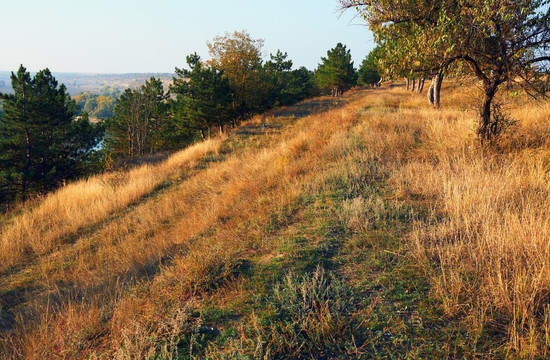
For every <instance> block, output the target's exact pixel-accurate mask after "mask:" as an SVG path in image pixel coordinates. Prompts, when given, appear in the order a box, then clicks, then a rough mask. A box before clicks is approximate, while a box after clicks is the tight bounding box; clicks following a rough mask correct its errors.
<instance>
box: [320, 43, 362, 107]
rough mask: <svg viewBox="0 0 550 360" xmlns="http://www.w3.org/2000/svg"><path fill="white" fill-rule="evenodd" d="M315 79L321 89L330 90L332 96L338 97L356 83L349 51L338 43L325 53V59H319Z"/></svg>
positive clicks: (355, 74)
mask: <svg viewBox="0 0 550 360" xmlns="http://www.w3.org/2000/svg"><path fill="white" fill-rule="evenodd" d="M321 60H322V64H319V67H318V68H317V71H316V72H315V77H316V80H317V83H318V85H319V87H320V88H321V89H324V90H330V91H331V92H332V96H340V95H342V94H343V93H344V91H346V90H347V89H349V88H351V87H352V86H354V85H355V84H356V83H357V73H356V71H355V69H354V67H353V61H351V53H350V50H346V46H345V45H343V44H342V43H338V44H337V45H336V47H335V48H332V49H330V50H329V51H328V52H327V57H326V58H324V57H323V58H321Z"/></svg>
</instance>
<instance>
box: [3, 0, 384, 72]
mask: <svg viewBox="0 0 550 360" xmlns="http://www.w3.org/2000/svg"><path fill="white" fill-rule="evenodd" d="M0 19H1V21H0V29H1V30H2V33H3V36H2V40H1V42H0V70H9V71H16V70H17V69H18V68H19V65H20V64H23V65H24V66H25V67H26V68H27V70H29V71H37V70H41V69H44V68H46V67H47V68H49V69H50V70H51V71H52V72H84V73H133V72H138V73H143V72H148V73H160V72H173V71H174V68H175V67H176V66H177V67H180V68H181V67H185V65H186V64H185V57H186V56H187V55H189V54H191V53H194V52H196V53H197V54H199V55H200V56H201V57H202V58H203V59H209V55H208V48H207V45H206V42H207V41H212V39H213V38H214V37H215V36H217V35H224V34H225V33H226V32H229V33H233V32H234V31H242V30H246V31H248V33H249V34H250V35H251V37H252V38H254V39H263V40H264V41H265V42H264V47H263V54H264V59H268V58H269V54H270V53H273V54H274V53H276V52H277V50H278V49H280V50H282V51H283V52H287V53H288V58H289V59H291V60H292V61H293V62H294V68H297V67H300V66H305V67H307V68H308V69H310V70H314V69H315V68H316V67H317V65H318V64H319V63H320V62H321V57H322V56H326V53H327V51H328V50H329V49H331V48H333V47H334V46H336V44H337V43H338V42H341V43H343V44H344V45H346V46H347V48H348V49H350V50H351V54H352V59H353V61H354V63H355V67H356V68H357V67H359V65H360V64H361V61H362V60H363V58H364V57H365V56H366V55H367V54H368V53H369V52H370V51H371V50H372V49H373V48H374V40H373V37H372V34H371V33H370V31H369V30H368V28H367V27H366V26H365V24H364V22H363V21H362V20H361V19H360V18H358V17H356V16H355V13H354V11H353V10H348V11H346V12H344V13H343V14H342V13H341V12H340V11H339V3H338V1H337V0H271V1H267V0H205V1H200V0H199V1H197V0H179V1H178V0H148V1H145V0H87V1H82V0H48V1H45V0H0Z"/></svg>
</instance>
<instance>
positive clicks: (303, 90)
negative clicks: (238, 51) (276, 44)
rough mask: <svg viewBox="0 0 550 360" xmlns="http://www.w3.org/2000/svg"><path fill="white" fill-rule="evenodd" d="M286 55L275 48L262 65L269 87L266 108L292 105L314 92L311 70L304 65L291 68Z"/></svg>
mask: <svg viewBox="0 0 550 360" xmlns="http://www.w3.org/2000/svg"><path fill="white" fill-rule="evenodd" d="M287 57H288V55H287V53H284V54H283V53H282V52H281V51H280V50H277V54H275V55H273V54H271V60H269V61H267V62H266V63H265V65H264V68H263V69H264V72H265V74H266V81H267V82H268V85H267V86H268V89H269V90H268V95H267V96H266V97H265V98H266V100H267V104H266V108H273V107H278V106H285V105H292V104H295V103H297V102H299V101H302V100H304V99H306V98H308V97H311V96H313V95H314V94H315V93H316V92H315V82H314V76H313V72H311V71H308V70H307V69H306V68H305V67H300V68H299V69H296V70H291V69H292V60H286V59H287Z"/></svg>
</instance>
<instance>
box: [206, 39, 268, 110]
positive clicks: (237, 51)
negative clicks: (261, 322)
mask: <svg viewBox="0 0 550 360" xmlns="http://www.w3.org/2000/svg"><path fill="white" fill-rule="evenodd" d="M207 45H208V49H209V52H210V56H211V57H212V60H210V65H211V66H212V67H214V68H216V69H220V70H223V73H224V74H225V76H227V78H228V80H229V84H230V86H231V88H232V89H233V91H234V97H233V99H234V100H233V108H234V111H235V115H236V117H237V118H238V119H239V120H241V121H242V120H244V119H246V118H247V117H248V116H250V115H252V114H253V113H254V112H256V111H257V110H259V108H260V106H261V100H262V96H261V94H262V83H263V82H262V47H263V45H264V41H263V40H262V39H252V37H251V36H250V34H249V33H248V32H247V31H245V30H243V31H241V32H238V31H235V32H234V33H233V34H229V33H225V35H223V36H216V37H215V38H214V40H213V41H212V42H208V43H207Z"/></svg>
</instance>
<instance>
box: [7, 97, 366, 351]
mask: <svg viewBox="0 0 550 360" xmlns="http://www.w3.org/2000/svg"><path fill="white" fill-rule="evenodd" d="M360 107H361V105H359V104H356V105H355V106H354V107H352V108H350V109H348V110H346V111H342V110H337V111H333V112H329V113H322V114H320V115H318V116H314V117H310V118H308V119H307V120H303V121H301V122H300V124H299V125H297V126H296V129H297V130H288V131H285V132H284V133H283V134H280V135H278V134H274V135H273V137H274V138H273V141H271V142H268V144H267V145H266V146H264V147H262V148H252V149H251V150H244V151H237V152H235V155H232V156H228V157H227V159H226V160H225V161H223V162H220V163H211V164H210V165H209V166H208V167H207V169H205V170H203V171H200V172H197V174H196V175H194V176H192V177H190V178H189V179H186V180H184V181H182V182H181V183H178V184H176V185H173V186H171V187H169V188H168V189H166V190H164V191H162V192H160V193H159V194H157V195H156V196H155V197H147V195H148V194H150V193H151V192H152V191H153V190H154V189H155V188H156V187H157V186H158V185H159V184H160V183H162V182H163V181H166V179H168V178H169V177H170V176H178V175H179V174H180V173H181V172H182V171H183V170H185V169H188V168H190V167H192V166H193V164H194V163H195V162H197V161H198V160H200V158H201V157H202V156H204V155H206V154H211V153H216V152H217V151H218V148H219V145H220V143H221V141H223V139H222V140H218V141H211V142H208V143H206V144H202V145H197V146H196V147H195V148H192V149H190V150H186V151H184V152H182V153H180V154H177V155H175V156H174V157H172V158H170V159H168V160H167V161H166V162H164V163H162V164H159V165H157V166H155V167H149V166H144V167H141V168H138V169H135V170H131V171H130V172H118V173H114V174H111V175H108V176H102V177H97V178H92V179H89V180H88V181H85V182H80V183H75V184H72V185H69V186H68V187H66V188H63V189H61V190H60V191H58V192H56V193H54V194H52V195H51V196H49V197H48V198H47V199H46V200H45V201H44V203H42V204H41V205H40V206H39V207H37V208H36V209H33V210H31V211H29V212H27V213H25V214H22V215H21V216H19V217H16V218H14V219H13V220H12V223H11V224H9V225H8V226H6V227H5V228H4V229H3V236H4V239H8V238H11V237H14V236H19V238H17V239H18V240H17V241H14V242H9V241H7V240H4V246H5V247H6V248H8V247H10V249H13V250H10V253H11V254H13V255H10V256H7V255H4V256H6V257H5V261H4V263H5V265H6V267H7V266H8V265H13V264H16V263H18V262H21V261H23V260H25V258H26V257H25V255H26V252H25V250H24V249H27V248H30V249H31V250H32V254H33V255H35V256H34V259H35V260H34V262H33V263H30V264H28V266H26V267H25V268H22V269H17V268H16V269H14V270H12V273H11V274H7V275H6V276H4V278H3V279H2V281H3V285H4V290H5V291H4V293H3V295H4V296H6V297H9V294H10V293H11V292H16V294H19V292H18V289H23V292H22V293H20V295H19V296H18V297H17V300H16V301H17V303H21V304H24V306H23V307H22V311H19V310H16V309H15V306H16V304H15V302H14V303H12V304H9V305H10V306H9V308H8V310H10V311H11V312H14V313H15V314H18V313H19V314H20V315H19V317H18V318H16V319H14V320H13V323H12V324H11V325H10V326H9V327H10V328H11V330H10V331H8V332H6V333H5V336H4V337H3V339H2V342H1V344H0V346H1V348H2V349H3V350H4V351H5V353H8V354H12V356H11V357H13V358H20V357H23V358H27V359H33V358H36V359H40V358H45V357H46V358H48V357H54V356H61V357H65V358H81V357H84V356H91V355H90V354H96V355H97V356H100V355H101V354H104V355H103V356H107V357H119V358H147V357H149V356H154V355H155V354H156V355H158V354H160V353H161V352H162V351H168V352H167V354H168V353H170V351H169V350H166V349H164V350H162V346H161V345H159V344H158V343H157V342H156V341H154V340H152V339H157V340H158V341H159V342H164V343H166V342H168V343H170V341H171V340H170V339H172V338H174V337H176V336H183V335H184V334H185V333H186V332H187V331H191V330H190V329H192V327H185V326H183V327H182V326H179V325H178V326H179V327H178V326H176V327H174V326H172V327H169V328H170V329H172V330H173V329H175V328H177V329H179V330H178V331H176V330H174V331H175V335H174V334H172V330H165V328H166V327H167V326H168V325H165V324H172V323H173V322H174V321H175V322H176V323H178V324H179V322H180V321H179V320H177V319H178V318H179V319H180V320H181V319H187V318H188V317H187V315H186V314H185V311H184V310H181V309H185V308H186V306H188V303H189V302H190V301H191V303H192V299H196V298H200V297H201V296H204V294H207V293H209V292H212V291H216V290H217V289H218V288H220V287H227V286H226V285H228V283H229V282H231V281H232V280H233V279H234V276H233V273H234V272H235V271H236V270H238V269H239V268H240V266H241V264H242V261H241V260H240V257H242V256H243V255H240V254H247V253H249V252H250V249H258V248H259V247H260V248H263V249H267V248H270V247H272V246H273V245H272V244H263V243H262V240H261V238H262V234H261V231H262V230H260V228H264V227H265V225H266V224H267V223H268V222H269V216H270V214H271V213H273V212H275V211H276V210H277V209H279V208H281V207H283V206H285V205H286V204H288V203H289V202H291V201H293V199H295V198H296V197H297V196H298V195H299V193H300V192H301V191H302V184H303V182H305V181H306V179H307V178H308V177H311V176H312V175H313V174H314V172H315V170H316V169H317V167H318V165H319V163H320V156H321V154H322V151H321V150H322V147H323V146H325V145H326V144H327V140H328V139H329V138H330V136H331V133H333V132H335V131H342V130H344V131H345V129H346V126H348V125H346V124H351V123H352V122H353V121H354V119H355V118H356V115H355V114H356V113H357V111H358V110H359V108H360ZM251 124H254V122H252V123H251ZM249 125H250V124H245V126H249ZM229 140H230V139H229ZM140 183H141V185H139V184H140ZM113 184H114V185H113ZM94 186H95V187H94ZM87 189H90V190H87ZM82 194H85V195H82ZM126 194H128V195H126ZM140 199H141V201H139V202H137V200H140ZM96 203H99V204H96ZM132 203H135V204H134V205H133V206H132V207H130V208H127V209H126V207H127V206H128V204H132ZM103 204H106V205H103ZM88 212H94V214H93V215H92V214H88ZM76 214H82V218H80V217H78V216H76V217H75V215H76ZM48 216H52V217H54V220H53V222H55V224H54V225H55V226H52V225H51V224H52V223H53V222H52V221H51V219H50V222H48V221H46V219H47V217H48ZM73 219H74V220H75V222H76V223H73V222H72V220H73ZM254 224H256V225H254ZM254 228H256V229H257V230H254ZM82 229H87V231H82ZM212 231H214V233H213V234H210V233H211V232H212ZM254 231H258V235H257V236H255V235H254ZM264 231H265V230H264ZM67 233H69V234H71V241H70V242H67V241H64V239H66V238H67ZM12 234H15V235H12ZM25 234H32V236H25ZM209 234H210V235H209ZM204 236H206V237H205V238H204V239H203V237H204ZM212 241H214V242H212ZM265 251H267V250H265ZM50 252H51V253H50ZM3 254H8V253H7V252H4V253H3ZM6 267H5V268H6ZM182 311H183V312H182ZM71 314H74V316H73V315H71ZM174 319H176V320H174ZM181 321H184V320H181ZM180 325H181V324H180ZM167 332H168V333H170V334H172V335H170V336H172V337H171V338H170V337H169V336H168V335H166V333H167ZM67 336H69V338H67ZM58 338H59V339H62V340H61V341H58V342H52V339H58ZM92 349H93V350H92ZM85 354H87V355H85ZM96 355H93V356H96ZM156 355H155V356H156Z"/></svg>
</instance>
